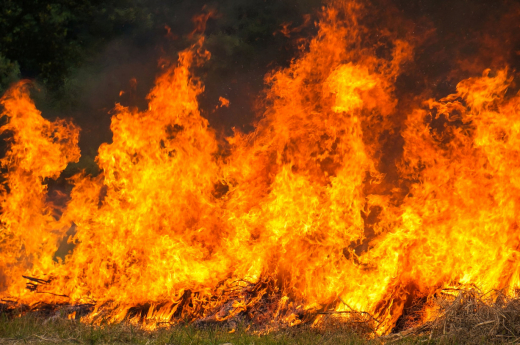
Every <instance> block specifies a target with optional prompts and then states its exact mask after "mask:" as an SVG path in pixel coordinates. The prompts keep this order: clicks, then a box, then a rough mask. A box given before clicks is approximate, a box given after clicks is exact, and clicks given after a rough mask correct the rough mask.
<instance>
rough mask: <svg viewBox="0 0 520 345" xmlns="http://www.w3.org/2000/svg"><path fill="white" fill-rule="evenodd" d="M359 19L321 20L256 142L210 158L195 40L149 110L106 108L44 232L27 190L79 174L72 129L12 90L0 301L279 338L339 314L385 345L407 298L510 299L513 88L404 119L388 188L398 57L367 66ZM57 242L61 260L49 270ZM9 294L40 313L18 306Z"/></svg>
mask: <svg viewBox="0 0 520 345" xmlns="http://www.w3.org/2000/svg"><path fill="white" fill-rule="evenodd" d="M361 11H362V7H361V6H360V5H358V4H356V3H353V2H349V3H345V4H343V3H338V4H336V5H335V6H330V7H328V8H325V9H324V11H323V13H322V17H321V21H320V24H319V32H318V34H317V36H316V37H315V38H314V39H312V40H311V41H310V43H309V49H308V51H307V52H306V53H305V54H303V55H302V56H301V57H300V58H299V59H297V60H294V61H293V63H292V64H291V65H290V66H289V67H288V68H286V69H282V70H277V71H274V72H272V73H271V74H269V75H268V76H267V77H266V83H267V84H268V90H267V97H266V99H265V109H266V110H265V112H264V113H263V114H262V115H263V116H262V118H261V119H260V120H259V122H258V123H257V125H256V129H255V131H254V132H253V133H250V134H242V133H238V132H237V133H235V135H234V136H233V137H230V138H227V141H228V142H229V144H230V146H231V154H230V155H226V156H224V155H222V154H220V152H219V143H218V140H217V138H216V136H215V133H214V132H213V131H212V130H211V129H210V127H209V125H208V121H207V120H206V119H204V118H203V117H202V116H201V114H200V110H199V105H198V102H197V96H198V95H200V94H201V93H202V92H203V86H202V84H201V82H200V81H199V80H198V79H197V78H195V77H194V76H193V75H192V74H191V71H190V68H191V66H192V65H193V64H198V63H200V61H202V60H204V59H206V58H208V54H207V53H205V52H203V51H202V49H201V48H200V44H201V43H202V40H201V41H200V42H199V44H197V45H195V46H194V47H192V48H191V49H188V50H186V51H184V52H182V53H181V54H180V55H179V61H178V64H177V65H176V66H175V67H173V68H170V69H169V70H167V71H166V72H165V73H164V74H163V75H161V76H160V77H159V78H158V79H157V81H156V85H155V87H154V89H153V90H152V91H151V92H150V94H149V96H148V100H149V109H148V110H146V111H142V112H139V111H137V110H135V109H130V108H126V107H123V106H121V105H117V106H116V108H115V115H114V116H113V118H112V124H111V129H112V132H113V142H112V143H111V144H103V145H102V146H101V147H100V149H99V155H98V157H97V164H98V165H99V167H100V170H101V171H102V174H101V175H100V176H98V177H90V176H86V175H85V174H78V175H76V176H74V177H73V178H72V179H71V183H73V185H74V189H73V190H72V192H71V200H70V201H69V202H68V204H67V206H66V208H65V209H64V210H63V213H62V214H61V215H60V212H58V211H60V210H58V209H57V208H56V207H55V206H53V205H52V203H50V202H49V201H48V199H47V198H46V193H47V189H46V185H45V183H44V179H48V178H56V177H58V176H59V174H60V172H61V171H62V170H64V169H65V167H66V165H67V163H69V162H73V161H77V160H78V158H79V150H78V148H77V142H78V130H77V129H76V128H75V127H74V126H73V125H72V124H70V123H69V122H66V121H63V120H56V121H54V122H49V121H47V120H45V119H43V118H42V117H41V114H40V113H39V112H38V111H37V110H36V108H35V107H34V104H33V103H32V102H31V100H30V99H29V94H28V92H27V87H26V84H24V83H19V84H17V85H15V86H14V87H13V88H12V89H11V90H9V91H8V92H7V93H6V94H5V95H4V96H3V97H2V99H1V103H2V105H3V106H4V108H5V110H4V113H3V115H4V116H6V117H7V118H8V123H7V124H6V125H4V126H3V127H2V129H1V131H2V133H11V135H12V139H11V140H10V145H9V150H8V152H7V155H6V156H5V158H4V159H2V161H1V162H2V167H3V168H4V171H5V175H4V186H5V187H4V188H3V189H2V190H1V195H2V204H1V205H2V215H1V232H0V251H1V252H2V254H3V255H2V257H0V268H1V271H0V272H1V273H0V296H1V297H6V298H7V297H9V298H16V299H17V300H18V301H19V302H20V303H36V302H39V301H45V302H48V303H53V302H58V301H63V299H67V300H68V301H69V302H70V303H86V302H88V303H93V304H94V305H95V308H94V311H93V312H92V313H91V314H90V315H89V316H88V317H84V318H83V319H85V318H89V319H90V320H93V319H96V318H97V317H99V316H103V318H105V319H111V320H113V321H118V320H122V319H124V318H128V319H130V320H131V321H132V320H139V321H143V320H144V321H150V322H151V323H153V322H157V321H172V320H173V321H175V320H180V319H182V318H189V319H191V320H216V321H223V320H228V319H230V318H232V317H234V316H236V315H238V314H243V315H247V316H248V317H250V318H251V319H252V320H254V321H257V322H268V321H270V322H284V323H286V324H288V325H296V324H298V323H300V322H302V320H303V319H304V317H305V316H304V315H305V314H306V313H311V312H312V311H317V310H330V309H333V310H336V311H346V310H351V309H353V310H357V311H364V312H367V313H369V314H370V315H371V317H373V318H374V319H377V320H378V329H377V332H378V333H380V334H382V333H385V332H388V331H390V330H391V329H392V327H393V326H394V325H395V323H396V322H397V319H398V318H399V317H400V315H401V314H402V312H403V310H404V308H405V306H406V305H407V303H409V302H410V301H411V299H413V298H415V297H429V296H432V295H433V294H434V293H435V292H436V291H438V290H439V289H442V288H445V287H450V286H451V287H452V286H470V285H477V286H479V287H481V288H482V289H502V290H505V291H507V292H509V293H514V290H515V289H517V288H518V287H519V285H520V282H519V273H520V272H519V262H520V261H519V260H518V255H519V247H520V237H519V236H518V235H517V230H518V215H519V214H520V209H519V207H520V206H519V205H520V199H519V197H518V195H519V190H520V179H519V178H518V176H520V164H519V163H518V162H519V159H518V158H519V157H520V151H519V150H520V149H519V147H520V119H519V118H518V116H517V114H518V113H519V111H520V96H519V95H515V96H512V97H506V91H507V89H508V87H509V85H510V84H511V82H512V78H511V77H510V76H509V73H508V71H507V70H506V69H504V70H499V71H497V72H496V73H495V74H492V73H491V72H490V71H489V70H486V71H485V72H484V74H483V75H482V76H481V77H477V78H470V79H466V80H463V81H461V82H460V83H459V84H458V86H457V92H456V93H455V94H453V95H449V96H447V97H445V98H443V99H440V100H434V99H430V100H428V101H426V102H425V106H424V107H422V108H418V109H415V110H413V111H411V112H410V113H409V114H408V115H407V117H406V121H405V128H404V129H403V130H402V132H401V136H402V138H403V140H404V146H403V154H402V158H401V159H400V160H398V161H397V163H396V169H397V174H398V179H397V180H398V181H393V180H390V179H388V178H387V177H386V176H385V174H384V173H383V169H381V166H382V164H381V162H382V157H381V152H385V151H384V147H382V145H383V144H382V142H381V141H380V140H379V138H380V137H381V136H382V135H383V133H385V132H389V131H392V130H394V129H393V127H392V126H393V125H392V121H393V118H394V117H397V116H398V115H399V114H398V110H397V109H396V104H397V98H396V96H395V94H394V85H395V80H396V78H397V76H398V75H399V74H400V71H401V68H402V65H403V64H404V63H406V62H407V61H409V60H410V59H412V58H413V54H412V48H411V45H410V44H409V43H407V42H406V41H404V40H399V39H397V38H396V37H393V36H392V35H391V34H389V33H388V32H385V33H382V34H384V35H387V38H388V39H390V40H391V41H392V48H391V52H390V54H389V56H387V57H386V58H382V57H378V54H376V51H375V48H374V46H371V45H369V44H364V39H363V37H364V36H363V35H364V32H363V28H362V27H361V26H360V25H359V24H358V17H359V14H360V12H361ZM225 101H227V100H225V99H223V98H221V103H222V105H223V106H227V104H228V103H226V102H225ZM377 184H380V185H381V186H383V187H382V188H380V189H377V188H372V187H370V186H372V185H377ZM388 186H390V187H388ZM403 189H407V190H409V192H407V191H403ZM399 195H401V197H399ZM371 215H375V216H371ZM372 218H376V219H372ZM71 224H74V227H75V234H74V235H73V237H72V239H71V241H72V242H73V243H74V244H75V248H74V250H73V252H72V253H71V254H70V255H68V256H67V257H66V259H65V260H64V262H56V261H55V260H53V256H54V253H55V252H56V249H57V245H58V242H59V240H60V239H61V238H62V237H63V236H64V234H65V232H66V231H67V230H68V228H69V227H70V226H71ZM22 275H26V276H30V277H37V278H31V279H32V280H31V282H32V283H31V284H32V285H31V286H32V289H33V290H36V291H37V292H46V294H33V293H32V292H30V291H27V290H25V289H24V283H23V281H22V279H21V276H22ZM273 301H274V302H273ZM262 303H263V304H262ZM269 303H271V304H269ZM265 304H269V305H270V307H269V311H262V305H265ZM144 306H146V308H145V307H144ZM139 308H144V309H143V310H145V311H144V312H141V313H139V312H136V310H138V309H139ZM431 313H433V311H432V309H431V308H430V307H428V306H426V310H425V312H424V315H428V316H427V317H430V316H431V315H430V314H431ZM425 317H426V316H425Z"/></svg>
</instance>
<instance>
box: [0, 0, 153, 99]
mask: <svg viewBox="0 0 520 345" xmlns="http://www.w3.org/2000/svg"><path fill="white" fill-rule="evenodd" d="M149 19H150V17H149V13H148V12H147V11H146V8H145V7H144V6H143V4H142V3H141V2H140V1H138V0H110V1H99V0H51V1H47V0H4V1H3V2H2V6H0V47H1V48H0V49H1V50H0V54H2V55H4V56H5V57H6V58H8V59H9V60H10V61H13V62H14V61H16V62H17V63H18V64H19V66H20V69H21V72H22V74H23V76H24V77H30V78H34V77H38V79H39V80H40V81H41V82H43V84H44V85H46V86H47V87H49V88H51V89H57V88H59V87H60V86H61V85H62V81H63V79H64V77H65V76H66V75H67V73H69V71H70V70H71V68H73V67H75V66H78V65H79V64H81V62H82V61H83V60H84V59H85V57H87V56H88V55H89V54H92V53H93V52H95V51H96V50H97V49H99V48H100V47H101V46H102V45H103V44H104V43H106V42H107V41H108V40H110V39H111V38H112V37H114V36H117V35H120V34H121V33H123V32H124V31H125V30H131V29H132V28H134V27H140V28H143V27H147V26H149V25H151V24H150V20H149Z"/></svg>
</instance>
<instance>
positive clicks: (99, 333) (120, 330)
mask: <svg viewBox="0 0 520 345" xmlns="http://www.w3.org/2000/svg"><path fill="white" fill-rule="evenodd" d="M380 343H381V341H378V340H364V339H361V338H360V337H359V336H357V335H355V334H353V333H352V332H351V331H349V330H347V329H334V330H326V331H323V330H322V331H317V330H313V329H310V328H305V327H294V328H291V329H288V330H284V331H276V332H271V333H269V334H266V335H255V334H253V333H251V332H247V331H245V330H243V329H242V330H241V329H240V328H238V330H237V331H236V332H234V333H229V332H228V330H227V329H224V328H223V327H204V328H201V327H194V326H171V327H168V328H162V329H159V330H155V331H151V332H150V331H145V330H142V329H140V328H136V327H135V326H132V325H129V324H128V323H122V324H116V325H105V326H92V325H88V324H83V323H80V322H78V321H75V320H67V319H63V318H53V319H44V318H41V317H37V316H34V315H26V316H22V317H19V318H8V317H7V316H5V315H3V314H0V344H92V345H94V344H147V345H148V344H149V345H151V344H161V345H165V344H172V345H188V344H189V345H221V344H233V345H253V344H254V345H288V344H301V345H307V344H308V345H310V344H330V345H336V344H349V345H357V344H380ZM419 343H427V341H425V340H422V341H421V339H414V338H410V339H405V340H401V341H399V342H396V343H394V344H419Z"/></svg>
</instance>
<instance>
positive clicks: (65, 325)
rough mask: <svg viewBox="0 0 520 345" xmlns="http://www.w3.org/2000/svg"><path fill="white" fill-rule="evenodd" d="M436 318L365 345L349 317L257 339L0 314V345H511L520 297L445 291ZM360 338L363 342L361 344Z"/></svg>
mask: <svg viewBox="0 0 520 345" xmlns="http://www.w3.org/2000/svg"><path fill="white" fill-rule="evenodd" d="M429 303H432V304H434V305H435V306H437V308H438V317H437V318H435V319H433V320H430V321H428V322H426V323H423V324H421V325H418V326H411V327H409V328H407V329H406V330H404V331H402V332H400V333H397V334H391V335H388V336H385V337H381V338H378V339H375V340H367V339H366V338H367V337H370V336H371V335H373V333H372V331H373V326H374V320H373V319H372V318H371V317H370V316H367V315H364V314H359V315H357V316H356V315H352V317H351V320H354V321H355V322H351V323H350V324H348V325H346V324H344V323H341V322H336V321H335V318H334V317H333V315H331V317H329V315H325V317H324V321H325V322H322V327H320V328H319V329H316V328H310V327H309V326H305V325H300V326H297V327H292V328H287V329H281V330H277V331H273V332H270V333H268V334H264V335H258V334H255V333H254V332H252V331H251V330H246V327H245V326H240V325H238V326H237V327H236V328H235V329H236V330H235V332H232V333H230V331H229V327H226V326H225V325H222V324H220V325H219V324H206V325H202V326H201V325H200V324H199V325H193V324H192V325H168V326H165V327H162V328H160V329H157V330H155V331H147V330H145V329H142V328H141V327H136V326H134V325H131V324H130V323H126V322H125V323H120V324H102V325H89V324H85V323H81V322H79V321H77V320H69V319H67V317H66V313H64V314H63V315H60V314H59V313H57V314H56V313H54V314H53V315H52V316H49V314H41V313H26V314H25V315H23V316H21V317H14V316H13V315H16V313H13V312H11V313H5V312H4V313H2V311H1V310H0V344H4V343H5V344H36V343H37V344H92V345H94V344H147V345H148V344H150V345H151V344H164V345H166V344H175V345H188V344H190V345H203V344H204V345H206V344H207V345H220V344H233V345H262V344H265V345H275V344H276V345H278V344H280V345H282V344H284V345H289V344H298V345H307V344H308V345H310V344H324V345H336V344H352V345H354V344H360V345H361V344H374V345H375V344H383V343H384V344H390V343H391V344H496V343H501V344H505V343H507V344H514V343H520V298H511V297H507V296H505V295H504V294H502V293H500V292H497V291H493V292H490V293H486V294H483V293H481V292H479V291H478V290H475V289H472V290H460V291H458V290H457V291H448V292H447V291H445V292H444V293H443V294H440V295H438V296H437V297H436V298H435V299H433V300H431V301H429ZM364 338H365V339H364Z"/></svg>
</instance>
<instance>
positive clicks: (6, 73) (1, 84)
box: [0, 54, 20, 95]
mask: <svg viewBox="0 0 520 345" xmlns="http://www.w3.org/2000/svg"><path fill="white" fill-rule="evenodd" d="M18 79H20V66H19V65H18V63H17V62H16V61H15V62H11V61H10V60H9V59H7V58H5V57H4V56H2V55H1V54H0V95H1V94H2V93H3V92H4V91H5V90H6V89H7V88H8V87H9V85H11V84H12V83H14V82H15V81H17V80H18Z"/></svg>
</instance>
